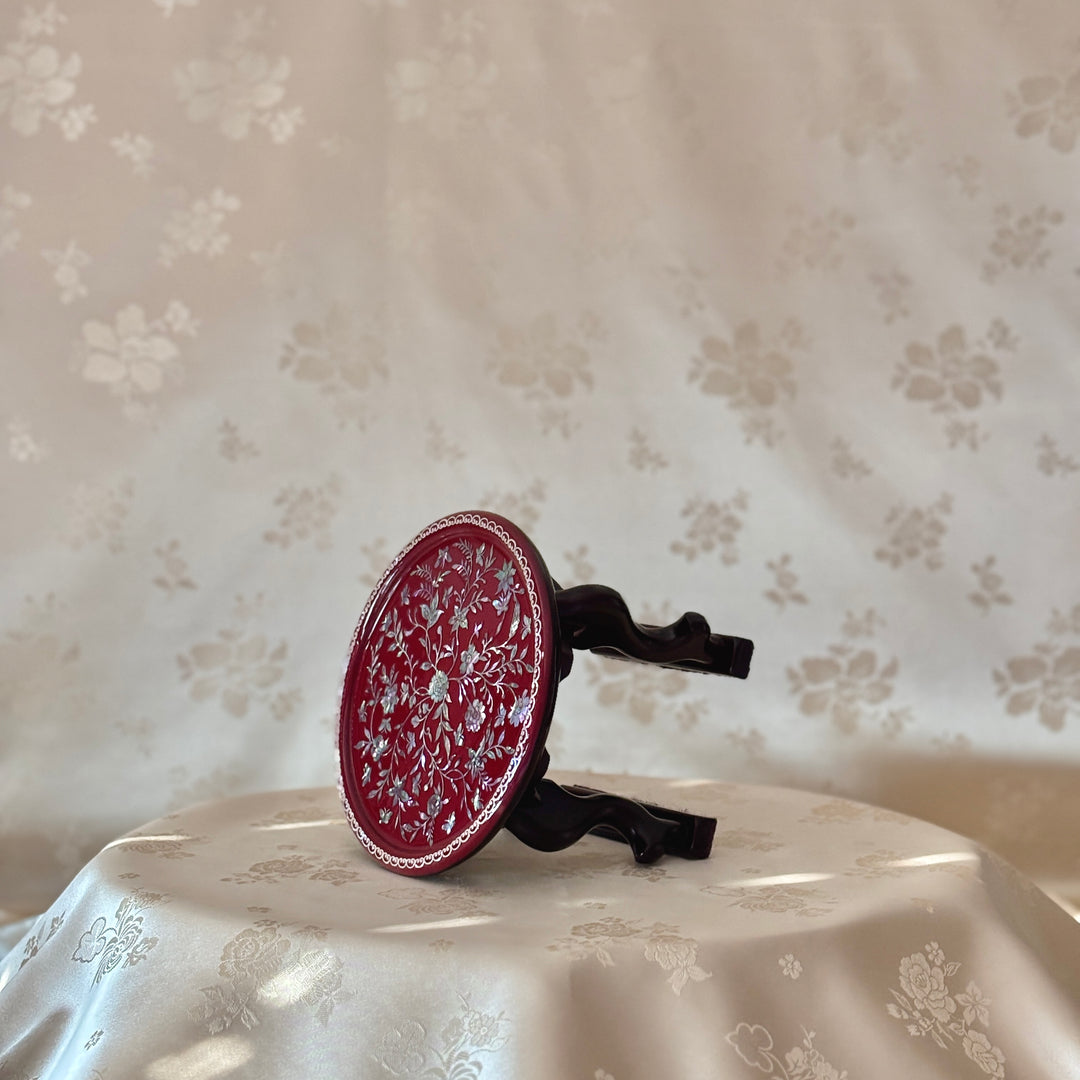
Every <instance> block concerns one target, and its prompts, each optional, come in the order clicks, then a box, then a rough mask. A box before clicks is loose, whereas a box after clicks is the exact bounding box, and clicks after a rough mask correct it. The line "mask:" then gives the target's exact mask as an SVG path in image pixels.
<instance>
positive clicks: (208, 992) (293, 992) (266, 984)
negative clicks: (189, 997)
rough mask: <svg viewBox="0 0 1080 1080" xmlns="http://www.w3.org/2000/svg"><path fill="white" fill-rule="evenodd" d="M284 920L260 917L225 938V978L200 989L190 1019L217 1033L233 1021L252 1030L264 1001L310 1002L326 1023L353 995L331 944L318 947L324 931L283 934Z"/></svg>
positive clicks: (220, 972) (272, 1003)
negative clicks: (198, 997)
mask: <svg viewBox="0 0 1080 1080" xmlns="http://www.w3.org/2000/svg"><path fill="white" fill-rule="evenodd" d="M284 929H285V924H282V923H280V922H277V921H276V920H274V919H259V920H257V921H256V922H255V923H254V925H252V926H250V927H247V928H246V929H244V930H241V931H240V932H239V933H238V934H236V935H235V936H234V937H233V938H231V939H230V940H229V941H227V942H226V943H225V946H224V948H223V949H222V951H221V962H220V964H219V965H218V975H219V976H221V981H220V982H218V983H213V984H211V985H210V986H204V987H200V988H199V993H200V994H202V995H203V1000H202V1001H201V1002H199V1004H197V1005H193V1006H192V1007H191V1008H190V1010H189V1015H190V1017H191V1019H192V1020H193V1021H194V1022H195V1023H196V1024H198V1025H199V1026H200V1027H205V1029H206V1031H207V1032H208V1033H209V1034H210V1035H217V1034H220V1033H221V1032H223V1031H226V1030H227V1029H228V1028H230V1027H232V1025H233V1024H235V1023H239V1024H241V1025H243V1027H245V1028H248V1029H251V1028H254V1027H256V1026H257V1025H258V1024H259V1023H260V1021H261V1016H260V1011H259V1010H260V1009H261V1007H262V1006H264V1005H270V1006H277V1007H279V1008H280V1007H281V1006H288V1005H293V1004H295V1003H297V1002H299V1003H301V1004H303V1005H305V1006H307V1007H308V1008H309V1009H310V1010H311V1012H312V1015H313V1016H314V1018H315V1019H316V1020H317V1021H318V1022H319V1023H320V1024H322V1025H324V1026H325V1025H326V1024H327V1023H329V1021H330V1018H331V1016H332V1015H333V1012H334V1009H335V1008H336V1007H337V1006H338V1005H339V1004H340V1003H341V1002H342V1001H344V1000H346V999H347V998H349V997H351V996H352V995H351V994H350V992H349V991H347V990H345V989H343V981H344V965H343V964H342V962H341V960H340V958H339V957H337V956H335V955H334V953H332V952H330V951H329V950H328V949H323V948H318V947H315V945H314V943H315V941H316V940H319V939H321V938H322V937H323V936H325V933H324V931H322V930H319V929H318V928H315V927H308V928H303V929H301V930H298V931H295V932H294V933H293V934H292V936H291V937H290V936H289V935H288V934H286V933H284V932H283V930H284Z"/></svg>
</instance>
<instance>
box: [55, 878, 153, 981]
mask: <svg viewBox="0 0 1080 1080" xmlns="http://www.w3.org/2000/svg"><path fill="white" fill-rule="evenodd" d="M160 899H161V897H158V896H155V895H153V894H144V895H143V896H125V897H124V899H123V900H121V901H120V906H119V907H118V908H117V909H116V915H115V916H114V917H113V919H112V924H113V925H111V926H110V925H109V921H110V920H108V919H107V918H106V917H105V916H104V915H101V916H99V917H98V918H96V919H95V920H94V922H93V924H92V925H91V927H90V929H89V930H87V931H86V933H84V934H83V935H82V937H80V938H79V944H78V947H77V948H76V949H75V952H74V953H72V955H71V959H72V960H75V961H78V962H79V963H80V964H92V963H93V962H94V961H95V960H98V957H101V959H100V960H98V965H97V971H96V972H95V973H94V984H95V985H96V984H97V983H99V982H101V979H102V977H103V976H105V975H107V974H108V973H109V972H110V971H113V970H114V969H115V968H117V967H119V966H120V964H121V961H122V962H123V966H124V967H125V968H127V967H133V966H134V965H135V964H137V963H139V961H140V960H143V959H145V957H146V954H147V953H148V952H150V950H151V949H152V948H153V947H154V946H155V945H156V944H157V943H158V939H157V938H156V937H145V936H144V928H143V915H142V910H143V908H144V907H146V906H149V905H150V904H151V903H154V902H156V901H157V900H160Z"/></svg>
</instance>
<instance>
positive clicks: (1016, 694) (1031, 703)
mask: <svg viewBox="0 0 1080 1080" xmlns="http://www.w3.org/2000/svg"><path fill="white" fill-rule="evenodd" d="M1047 634H1048V637H1047V639H1046V640H1044V641H1041V642H1039V643H1038V644H1037V645H1036V646H1035V647H1034V648H1033V649H1032V650H1031V652H1030V653H1027V654H1025V655H1023V656H1014V657H1012V658H1011V659H1009V660H1008V661H1006V663H1005V666H1004V667H1003V668H995V669H994V672H993V677H994V685H995V687H996V689H997V693H998V696H999V697H1003V698H1005V711H1006V712H1007V713H1008V714H1009V715H1010V716H1024V715H1026V714H1027V713H1030V712H1036V713H1037V714H1038V717H1039V723H1040V724H1042V725H1043V727H1045V728H1049V730H1050V731H1061V730H1062V728H1064V727H1065V720H1066V717H1067V716H1068V714H1069V713H1070V712H1073V713H1076V714H1080V604H1077V605H1075V606H1074V607H1073V608H1072V610H1071V611H1068V612H1060V611H1058V610H1057V609H1055V610H1054V612H1053V615H1052V616H1051V618H1050V621H1049V623H1048V625H1047Z"/></svg>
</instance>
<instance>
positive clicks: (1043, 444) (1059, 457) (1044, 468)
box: [1035, 432, 1080, 476]
mask: <svg viewBox="0 0 1080 1080" xmlns="http://www.w3.org/2000/svg"><path fill="white" fill-rule="evenodd" d="M1035 447H1036V449H1037V450H1038V451H1039V453H1038V456H1037V457H1036V459H1035V464H1036V466H1037V467H1038V470H1039V472H1041V473H1042V474H1043V475H1044V476H1068V475H1069V474H1070V473H1075V472H1080V462H1078V461H1077V460H1076V458H1075V457H1073V456H1072V454H1066V453H1063V452H1062V450H1061V448H1060V447H1059V446H1058V443H1057V439H1055V438H1054V437H1053V436H1052V435H1049V434H1047V433H1046V432H1044V433H1043V434H1042V435H1040V436H1039V440H1038V442H1037V443H1036V444H1035Z"/></svg>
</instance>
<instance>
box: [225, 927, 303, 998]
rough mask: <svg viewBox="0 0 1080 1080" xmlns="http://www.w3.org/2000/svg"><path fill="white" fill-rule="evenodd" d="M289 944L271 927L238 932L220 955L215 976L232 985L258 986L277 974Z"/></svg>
mask: <svg viewBox="0 0 1080 1080" xmlns="http://www.w3.org/2000/svg"><path fill="white" fill-rule="evenodd" d="M288 951H289V941H288V939H287V938H284V937H282V936H281V935H280V934H279V933H278V932H277V930H276V928H274V927H266V928H264V929H262V930H255V929H253V928H249V929H247V930H241V931H240V933H239V934H237V935H236V937H234V938H233V939H232V940H231V941H230V942H228V944H226V946H225V948H224V950H223V951H222V954H221V963H220V964H219V965H218V974H219V975H220V976H221V977H222V978H223V979H228V980H229V982H231V983H236V984H240V985H243V984H247V983H253V984H256V985H258V984H259V983H261V982H263V981H264V980H266V979H268V978H270V977H271V976H272V975H274V974H276V973H277V971H278V969H279V968H280V967H281V959H282V957H283V956H284V955H285V953H287V952H288Z"/></svg>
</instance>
